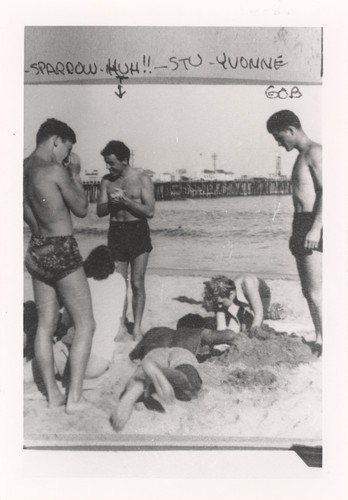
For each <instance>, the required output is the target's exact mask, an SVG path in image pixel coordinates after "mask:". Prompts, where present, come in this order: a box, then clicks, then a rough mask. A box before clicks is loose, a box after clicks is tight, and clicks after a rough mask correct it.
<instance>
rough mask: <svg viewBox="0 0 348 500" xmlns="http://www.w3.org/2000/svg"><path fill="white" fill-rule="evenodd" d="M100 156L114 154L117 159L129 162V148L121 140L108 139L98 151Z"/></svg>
mask: <svg viewBox="0 0 348 500" xmlns="http://www.w3.org/2000/svg"><path fill="white" fill-rule="evenodd" d="M100 154H101V155H102V156H104V158H105V156H109V155H115V156H116V158H117V159H118V161H123V160H126V161H127V162H129V158H130V149H129V148H128V147H127V146H126V145H125V144H124V143H123V142H121V141H110V142H108V143H107V145H106V146H105V148H104V149H103V150H102V151H101V153H100Z"/></svg>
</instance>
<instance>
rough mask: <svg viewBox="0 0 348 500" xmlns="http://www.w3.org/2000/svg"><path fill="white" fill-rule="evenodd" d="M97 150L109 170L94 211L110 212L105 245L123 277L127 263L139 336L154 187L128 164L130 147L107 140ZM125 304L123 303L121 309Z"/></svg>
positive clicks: (136, 328) (103, 180)
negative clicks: (103, 146) (106, 244)
mask: <svg viewBox="0 0 348 500" xmlns="http://www.w3.org/2000/svg"><path fill="white" fill-rule="evenodd" d="M101 154H102V156H103V157H104V160H105V163H106V167H107V169H108V170H109V174H107V175H105V176H104V177H103V179H102V181H101V186H100V193H99V198H98V204H97V215H98V217H104V216H105V215H108V214H110V227H109V232H108V246H109V248H110V249H111V251H112V253H113V257H114V259H115V261H117V262H118V269H119V270H120V272H121V273H122V274H123V276H124V278H125V279H126V280H128V266H129V263H130V272H131V276H130V278H131V287H132V293H133V299H132V306H133V315H134V329H133V336H134V339H135V340H140V339H141V337H142V331H141V320H142V316H143V312H144V307H145V272H146V266H147V262H148V258H149V253H150V252H151V250H152V245H151V240H150V229H149V226H148V223H147V219H149V218H151V217H153V215H154V212H155V196H154V187H153V183H152V181H151V179H150V178H149V177H148V176H147V175H146V174H144V173H141V172H138V171H137V170H135V169H134V168H132V167H131V166H130V165H129V158H130V150H129V148H128V147H127V146H126V145H125V144H124V143H123V142H120V141H110V142H109V143H108V144H107V145H106V146H105V148H104V149H103V151H102V152H101ZM126 308H127V304H126V305H125V312H126V310H127V309H126Z"/></svg>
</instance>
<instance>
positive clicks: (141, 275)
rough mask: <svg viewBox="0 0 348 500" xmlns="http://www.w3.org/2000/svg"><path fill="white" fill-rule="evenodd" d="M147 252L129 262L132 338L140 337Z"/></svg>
mask: <svg viewBox="0 0 348 500" xmlns="http://www.w3.org/2000/svg"><path fill="white" fill-rule="evenodd" d="M148 259H149V254H148V253H147V252H145V253H142V254H141V255H139V256H138V257H136V258H135V259H134V260H133V261H132V262H131V285H132V292H133V298H132V306H133V315H134V330H133V335H134V340H140V339H141V338H142V331H141V320H142V318H143V313H144V307H145V299H146V296H145V272H146V267H147V261H148Z"/></svg>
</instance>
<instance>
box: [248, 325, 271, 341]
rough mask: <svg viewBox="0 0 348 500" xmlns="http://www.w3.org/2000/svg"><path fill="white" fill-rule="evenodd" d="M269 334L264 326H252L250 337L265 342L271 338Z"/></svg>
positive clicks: (249, 332)
mask: <svg viewBox="0 0 348 500" xmlns="http://www.w3.org/2000/svg"><path fill="white" fill-rule="evenodd" d="M269 336H270V335H269V332H268V331H266V330H264V329H263V328H262V326H252V327H251V328H250V329H249V331H248V337H250V338H253V337H255V338H257V339H259V340H265V339H268V338H269Z"/></svg>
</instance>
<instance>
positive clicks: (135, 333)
mask: <svg viewBox="0 0 348 500" xmlns="http://www.w3.org/2000/svg"><path fill="white" fill-rule="evenodd" d="M142 338H143V332H142V330H141V329H135V328H134V330H133V339H134V340H135V341H136V342H139V341H140V340H141V339H142Z"/></svg>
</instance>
